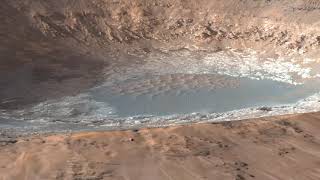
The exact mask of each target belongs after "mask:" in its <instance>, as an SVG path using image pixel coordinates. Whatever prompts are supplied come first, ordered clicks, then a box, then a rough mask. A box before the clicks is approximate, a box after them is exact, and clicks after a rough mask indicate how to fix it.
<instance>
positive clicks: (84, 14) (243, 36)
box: [0, 0, 320, 109]
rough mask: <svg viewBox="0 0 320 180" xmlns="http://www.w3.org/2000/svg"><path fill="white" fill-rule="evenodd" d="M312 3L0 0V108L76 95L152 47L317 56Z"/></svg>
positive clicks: (316, 15)
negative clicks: (249, 50)
mask: <svg viewBox="0 0 320 180" xmlns="http://www.w3.org/2000/svg"><path fill="white" fill-rule="evenodd" d="M319 8H320V2H319V1H318V0H307V1H303V0H294V1H292V0H284V1H277V0H200V1H195V0H183V1H182V0H160V1H159V0H132V1H128V0H95V1H86V0H56V1H40V0H4V1H3V2H2V3H1V6H0V22H1V27H0V42H1V44H0V52H1V53H0V58H1V61H0V69H1V71H0V73H1V74H0V77H1V78H0V84H1V88H0V97H1V100H2V103H1V104H0V107H1V108H2V109H16V108H20V107H21V106H24V105H28V104H34V103H37V102H41V101H43V100H47V99H51V98H58V97H63V96H66V95H75V94H78V93H79V92H81V91H83V90H85V89H88V88H90V87H92V86H94V85H95V84H97V83H99V78H101V76H102V75H104V76H109V75H110V74H108V73H107V74H106V72H107V70H113V71H116V69H117V68H119V67H120V66H123V65H124V64H128V63H140V64H143V63H144V62H145V61H144V59H146V58H147V57H148V56H150V55H151V54H155V53H156V54H157V53H165V54H170V52H175V51H178V50H188V51H192V52H199V51H201V52H217V51H223V50H226V49H230V48H232V49H237V50H238V51H242V50H246V49H253V50H256V51H258V52H259V54H260V56H264V57H276V58H279V57H289V58H290V57H298V58H299V57H301V58H302V57H303V58H306V57H308V58H312V59H314V60H315V61H316V62H317V61H318V57H319V51H318V49H319V47H320V33H319V29H320V27H319V26H320V23H319V19H320V9H319ZM111 73H112V72H111ZM29 87H32V89H33V90H32V91H30V88H29Z"/></svg>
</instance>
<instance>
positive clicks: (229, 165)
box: [0, 113, 320, 180]
mask: <svg viewBox="0 0 320 180" xmlns="http://www.w3.org/2000/svg"><path fill="white" fill-rule="evenodd" d="M319 127H320V113H312V114H304V115H290V116H289V115H288V116H281V117H272V118H264V119H254V120H246V121H237V122H223V123H216V124H195V125H188V126H181V127H170V128H156V129H142V130H130V131H113V132H83V133H75V134H61V135H47V136H43V135H42V136H40V135H38V136H30V137H23V138H17V139H12V138H10V137H4V135H3V137H2V140H1V142H2V146H1V148H0V159H1V161H0V179H2V180H7V179H10V180H11V179H12V180H17V179H25V180H29V179H30V180H37V179H39V180H43V179H118V180H120V179H121V180H150V179H152V180H157V179H159V180H160V179H161V180H165V179H167V180H189V179H190V180H195V179H226V180H227V179H230V180H234V179H236V180H244V179H248V180H250V179H259V180H264V179H268V180H269V179H296V180H302V179H314V180H316V179H319V178H320V153H319V152H320V132H319Z"/></svg>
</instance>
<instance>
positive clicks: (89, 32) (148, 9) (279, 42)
mask: <svg viewBox="0 0 320 180" xmlns="http://www.w3.org/2000/svg"><path fill="white" fill-rule="evenodd" d="M2 4H3V5H2V6H3V8H4V10H3V11H2V13H7V14H3V15H2V16H7V17H2V18H5V19H6V21H7V22H6V23H7V25H6V26H8V25H11V26H14V28H15V29H16V28H17V29H20V31H23V32H24V33H25V35H27V34H28V35H27V36H30V34H37V33H35V32H25V30H26V26H30V28H31V27H32V29H33V30H30V31H39V32H38V33H41V35H42V36H43V38H50V39H55V40H57V39H59V40H64V41H68V40H70V39H72V40H74V41H75V42H77V43H79V44H83V45H86V46H98V47H100V48H107V49H110V48H111V47H110V46H113V48H115V47H121V48H120V49H123V46H124V45H128V46H129V47H130V45H131V46H132V47H137V45H138V46H141V51H144V52H145V53H147V52H149V51H150V49H148V48H150V44H152V45H153V47H158V46H161V47H163V46H164V47H165V49H177V48H189V49H223V48H225V47H234V48H256V49H259V50H260V49H262V48H264V49H265V48H267V47H268V48H269V49H275V48H280V49H278V53H281V54H288V53H292V51H299V52H300V53H304V52H309V51H312V50H314V49H317V48H319V46H320V33H319V26H320V25H319V16H320V2H319V1H317V0H307V1H303V0H294V1H291V0H286V1H276V0H223V1H222V0H200V1H195V0H186V1H185V0H184V1H182V0H160V1H159V0H133V1H126V0H96V1H86V0H77V1H75V0H57V1H54V2H52V1H35V0H27V1H21V0H13V1H5V2H4V3H2ZM4 6H8V7H7V8H6V7H4ZM11 33H19V32H11ZM128 51H130V50H128ZM131 51H132V49H131Z"/></svg>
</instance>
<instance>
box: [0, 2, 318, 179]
mask: <svg viewBox="0 0 320 180" xmlns="http://www.w3.org/2000/svg"><path fill="white" fill-rule="evenodd" d="M319 48H320V1H319V0H54V1H52V0H51V1H50V0H2V2H1V3H0V125H1V127H5V126H6V125H7V124H10V123H12V124H10V125H11V126H14V125H15V124H14V123H16V124H19V127H22V128H23V126H24V124H23V122H24V121H11V119H10V116H9V115H10V113H11V112H17V114H19V113H20V114H19V115H20V116H23V117H22V119H23V118H24V117H31V118H29V120H30V119H31V121H32V120H34V119H32V118H33V116H32V115H33V114H32V113H34V114H37V113H39V114H40V115H42V114H45V115H47V114H49V115H52V114H58V116H59V118H60V117H65V116H69V115H70V114H71V116H72V117H74V116H73V115H77V114H81V113H83V114H86V113H88V112H81V111H80V110H81V108H82V106H80V107H76V108H74V109H71V110H70V109H68V108H69V106H68V105H70V104H68V103H65V101H59V98H61V99H64V100H66V101H67V100H70V99H71V101H72V100H74V99H76V100H74V101H75V106H77V105H79V104H80V105H83V104H84V105H86V102H87V101H85V100H86V99H85V100H83V99H81V98H80V100H78V99H77V98H76V97H78V96H77V95H79V94H80V97H82V96H81V93H83V92H86V91H87V90H88V89H90V88H92V87H96V86H97V85H99V84H102V83H111V81H112V80H113V81H115V82H116V81H118V80H119V79H121V78H122V77H123V76H124V75H128V74H126V73H125V72H126V71H127V70H128V69H129V70H137V71H144V70H146V69H148V68H149V69H151V70H152V71H155V70H158V71H156V72H159V71H161V70H162V69H165V70H167V69H169V70H171V71H174V70H176V69H182V70H181V73H180V74H177V73H176V74H174V75H172V74H169V75H168V74H165V73H164V75H163V74H160V76H159V77H160V78H159V77H158V76H155V77H149V78H148V79H146V80H143V79H142V80H140V81H135V82H134V83H133V86H131V84H129V85H130V86H126V84H125V85H124V86H118V87H115V88H114V89H113V90H114V91H115V94H117V93H118V94H121V93H123V92H124V93H127V94H130V93H131V89H132V88H133V87H135V86H137V87H138V88H137V89H138V90H139V93H140V91H144V90H148V89H157V88H158V87H157V84H159V82H160V83H161V82H162V81H164V82H166V83H167V86H166V87H165V88H171V87H175V86H183V87H184V86H185V87H187V88H189V87H193V86H197V87H198V86H199V87H204V88H208V89H210V88H215V87H224V86H229V85H230V84H231V85H232V86H235V87H236V86H237V81H226V80H225V78H224V77H221V78H217V77H218V76H211V78H209V77H208V76H203V75H201V74H199V73H198V74H197V73H194V72H193V73H194V74H192V73H190V74H187V75H184V73H185V72H186V71H188V70H189V69H188V68H189V66H193V64H197V60H198V59H201V58H194V57H197V56H198V55H199V54H200V55H199V56H201V57H206V55H208V54H209V56H208V57H207V58H208V59H205V61H208V62H210V63H211V64H212V63H217V64H218V65H216V66H221V67H223V66H224V65H225V64H224V63H223V62H222V63H221V61H224V60H225V61H227V59H226V58H225V56H223V54H222V55H221V54H219V53H220V52H224V51H227V50H232V51H233V52H235V53H238V55H239V54H240V55H239V56H237V55H235V56H236V57H235V58H230V57H228V58H229V59H228V60H229V61H227V62H226V63H227V64H231V65H230V67H232V68H231V69H228V68H230V67H229V66H227V69H222V71H227V70H228V71H227V74H228V73H229V74H230V72H231V71H233V73H234V74H235V76H236V75H239V74H241V73H242V72H240V70H239V69H237V68H234V67H237V66H240V65H245V66H248V69H245V71H244V72H248V71H251V68H255V67H258V69H259V68H260V66H256V64H254V63H257V62H254V63H252V62H251V61H250V59H251V56H247V58H246V59H244V60H243V56H241V55H242V52H248V50H252V51H254V53H255V56H257V57H263V58H273V59H272V63H270V64H268V63H269V62H267V63H266V66H265V67H266V71H271V73H270V74H272V73H274V74H275V75H276V77H279V79H281V78H283V77H284V75H287V74H286V73H284V74H283V73H282V70H283V69H285V70H284V71H285V72H289V73H291V70H292V69H293V70H292V71H293V72H294V73H296V74H298V75H299V76H304V72H307V73H309V70H310V69H308V67H307V69H306V71H303V70H305V69H303V68H301V67H300V65H301V66H303V65H305V64H307V63H310V62H311V63H313V65H315V66H314V68H312V70H310V71H314V72H316V73H318V72H320V66H319V63H320V59H319V57H320V56H319V55H320V54H319V53H320V51H319ZM249 52H251V51H249ZM211 54H213V55H214V56H210V55H211ZM186 55H187V56H188V57H191V58H190V59H192V60H190V59H189V61H188V63H189V64H188V65H189V66H188V67H186V66H183V65H184V63H185V62H187V61H186ZM163 56H166V57H167V59H166V60H168V59H169V60H172V61H174V60H176V61H179V62H178V63H177V64H174V63H172V64H170V65H171V66H170V67H169V66H166V65H168V64H169V63H168V62H170V61H160V62H157V61H154V62H151V63H149V64H147V63H148V62H150V61H153V60H154V59H156V60H158V59H161V58H162V57H163ZM175 56H178V58H176V59H174V58H173V57H175ZM293 58H294V59H295V60H297V61H295V62H294V63H296V64H294V65H297V66H292V62H291V60H292V59H293ZM202 59H203V58H202ZM240 60H241V61H240ZM242 60H243V61H242ZM310 60H311V61H310ZM257 61H259V59H258V58H257ZM280 61H281V62H280ZM244 62H246V63H244ZM202 63H203V62H202ZM145 64H147V65H146V66H145V67H146V68H145V69H144V68H141V69H139V67H142V66H143V65H145ZM252 64H253V65H252ZM128 65H130V68H127V69H126V68H122V67H127V66H128ZM131 65H132V67H131ZM250 65H252V66H250ZM207 66H209V64H200V65H199V66H194V67H195V69H196V70H198V71H202V70H203V69H205V68H206V67H207ZM305 66H309V64H308V65H305ZM297 67H298V68H297ZM159 69H160V70H159ZM262 69H263V68H262ZM301 69H302V70H301ZM238 70H239V72H238ZM241 70H242V69H241ZM263 70H265V69H263ZM299 73H300V74H299ZM260 75H261V74H260ZM219 77H220V76H219ZM288 77H289V78H288V79H289V80H290V78H291V76H288ZM183 78H184V79H185V80H186V81H180V80H181V79H183ZM284 78H287V76H286V77H284ZM285 80H287V79H285ZM202 81H205V82H206V83H207V84H206V83H202ZM145 82H149V83H150V84H146V83H145ZM198 82H199V83H198ZM213 84H214V85H215V86H212V85H213ZM217 84H220V85H217ZM225 84H226V85H225ZM130 88H131V89H130ZM139 88H140V89H139ZM102 90H103V89H102ZM160 92H161V91H160ZM134 93H137V92H135V91H133V93H132V94H134ZM66 97H69V99H68V98H66ZM70 97H71V98H70ZM72 97H75V98H73V99H72ZM85 97H86V96H85ZM57 99H58V100H57ZM50 100H52V101H50ZM56 100H57V101H56ZM78 101H79V102H78ZM42 102H45V103H43V104H41V103H42ZM47 102H49V103H47ZM50 102H51V104H50ZM52 102H53V103H52ZM317 102H319V100H317ZM39 103H40V105H39ZM72 103H74V102H72ZM72 103H71V105H74V104H72ZM77 103H79V104H77ZM313 103H314V104H316V102H313ZM302 104H303V103H302ZM314 104H313V105H314ZM318 104H319V103H318ZM37 105H38V106H37ZM299 105H300V104H299ZM60 106H61V107H60ZM30 107H31V110H32V111H23V110H24V109H25V108H30ZM33 107H36V108H33ZM39 107H40V108H39ZM50 107H54V108H56V109H54V110H52V109H50ZM65 107H66V109H67V110H70V113H69V112H67V113H66V112H62V110H64V109H63V108H65ZM84 107H85V108H83V109H84V110H86V108H87V106H84ZM295 108H296V107H293V109H295ZM303 108H305V109H306V110H308V106H305V107H303ZM303 108H302V109H303ZM39 109H40V110H43V111H39ZM79 109H80V110H79ZM88 109H89V110H90V107H89V108H88ZM289 109H290V108H289ZM78 110H79V111H78ZM260 110H261V111H265V112H270V111H272V108H269V107H263V108H261V109H260ZM290 110H291V109H290ZM290 110H289V111H288V112H292V111H290ZM312 110H313V111H314V109H312ZM308 112H310V111H308ZM50 113H51V114H50ZM64 113H65V114H66V115H65V114H64ZM271 113H272V112H270V114H271ZM21 114H22V115H21ZM89 114H90V113H89ZM8 117H9V118H8ZM208 117H210V116H208ZM319 117H320V114H319V113H310V114H301V115H286V116H281V117H272V118H262V119H251V120H247V121H237V122H223V123H214V124H195V125H186V126H176V127H168V128H156V129H145V128H142V129H135V130H128V131H112V132H72V133H70V134H66V133H64V134H51V135H45V134H38V135H37V134H36V135H31V134H30V135H22V134H19V133H18V134H16V133H15V131H14V130H15V129H14V128H13V129H12V130H8V129H4V128H3V129H2V128H1V129H0V133H1V134H0V179H1V180H2V179H3V180H7V179H8V180H11V179H12V180H16V179H18V180H19V179H26V180H29V179H30V180H36V179H39V180H42V179H119V180H120V179H121V180H130V179H133V180H137V179H138V180H144V179H146V180H149V179H155V180H156V179H168V180H180V179H181V180H182V179H183V180H186V179H192V180H194V179H235V180H245V179H259V180H260V179H268V180H269V179H270V180H271V179H295V180H300V179H314V180H316V179H319V178H320V161H319V159H320V154H319V152H320V139H319V137H320V134H319V127H320V124H319V122H320V121H319V120H320V119H319ZM37 118H38V119H37V120H39V119H40V120H39V121H34V122H33V123H34V124H39V123H42V122H43V121H42V116H40V118H39V117H37ZM74 119H75V118H74ZM235 119H236V118H235ZM64 120H65V119H63V118H61V119H58V124H59V122H63V121H64ZM107 120H108V119H107ZM207 120H208V121H209V120H210V119H207ZM52 121H55V122H56V119H54V120H52ZM78 121H80V120H78ZM55 122H53V123H55ZM75 122H76V120H75ZM95 122H98V123H101V122H100V121H98V120H96V121H95ZM103 123H104V122H102V124H103ZM61 126H64V124H62V125H61ZM40 127H41V126H40ZM66 127H67V126H66ZM67 128H68V127H67Z"/></svg>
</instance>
